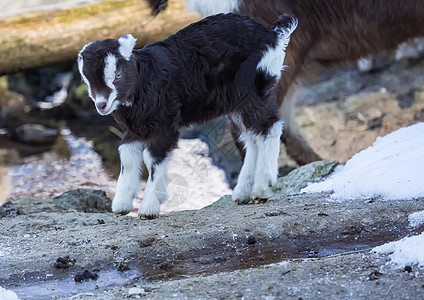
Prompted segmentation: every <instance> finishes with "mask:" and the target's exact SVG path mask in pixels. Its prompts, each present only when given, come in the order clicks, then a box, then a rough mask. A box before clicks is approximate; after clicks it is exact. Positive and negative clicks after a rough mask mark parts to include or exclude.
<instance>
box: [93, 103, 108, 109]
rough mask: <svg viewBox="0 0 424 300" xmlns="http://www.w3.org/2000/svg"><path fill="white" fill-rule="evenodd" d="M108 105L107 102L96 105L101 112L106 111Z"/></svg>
mask: <svg viewBox="0 0 424 300" xmlns="http://www.w3.org/2000/svg"><path fill="white" fill-rule="evenodd" d="M106 105H107V102H105V101H102V102H97V103H96V106H97V108H98V109H100V110H104V109H105V108H106Z"/></svg>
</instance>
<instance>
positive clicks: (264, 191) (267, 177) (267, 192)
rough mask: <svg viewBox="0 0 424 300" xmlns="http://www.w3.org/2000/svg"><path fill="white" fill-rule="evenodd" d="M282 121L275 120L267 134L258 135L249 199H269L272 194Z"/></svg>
mask: <svg viewBox="0 0 424 300" xmlns="http://www.w3.org/2000/svg"><path fill="white" fill-rule="evenodd" d="M282 131H283V121H282V120H279V121H277V122H275V123H274V124H273V125H272V126H271V127H270V129H269V131H268V133H267V135H265V136H264V135H261V136H258V139H257V147H258V156H257V161H256V171H255V179H254V184H253V188H252V193H251V195H250V197H251V199H269V198H271V196H272V195H273V192H272V186H273V185H275V183H276V182H277V177H278V158H279V154H280V136H281V133H282Z"/></svg>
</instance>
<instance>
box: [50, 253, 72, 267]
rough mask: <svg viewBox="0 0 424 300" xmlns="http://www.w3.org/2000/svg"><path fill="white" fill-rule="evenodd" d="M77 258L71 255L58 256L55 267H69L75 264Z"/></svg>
mask: <svg viewBox="0 0 424 300" xmlns="http://www.w3.org/2000/svg"><path fill="white" fill-rule="evenodd" d="M75 261H76V260H75V259H70V258H69V256H65V257H58V258H57V259H56V263H55V264H54V267H55V268H56V269H67V268H69V267H71V266H73V265H74V264H75Z"/></svg>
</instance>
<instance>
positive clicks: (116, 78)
mask: <svg viewBox="0 0 424 300" xmlns="http://www.w3.org/2000/svg"><path fill="white" fill-rule="evenodd" d="M121 77H122V73H121V72H119V73H116V74H115V80H119V79H121Z"/></svg>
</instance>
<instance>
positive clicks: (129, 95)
mask: <svg viewBox="0 0 424 300" xmlns="http://www.w3.org/2000/svg"><path fill="white" fill-rule="evenodd" d="M136 41H137V40H136V39H135V38H134V37H133V36H132V35H131V34H127V35H124V36H122V37H120V38H119V40H114V39H107V40H103V41H96V42H92V43H89V44H87V45H85V46H84V47H83V48H82V50H81V51H80V53H79V54H78V69H79V72H80V74H81V77H82V79H83V80H84V82H85V83H86V84H87V86H88V95H89V96H90V98H91V99H93V101H94V104H95V106H96V109H97V111H98V112H99V113H100V114H101V115H108V114H110V113H112V112H113V111H114V110H116V109H117V108H118V107H119V105H125V106H131V105H132V103H133V91H134V86H135V84H136V82H137V68H136V65H135V63H134V61H133V60H132V59H131V56H132V51H133V49H134V46H135V43H136Z"/></svg>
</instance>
